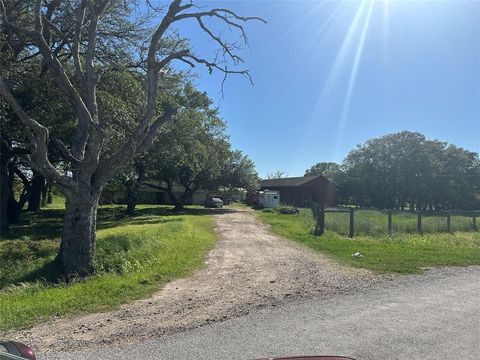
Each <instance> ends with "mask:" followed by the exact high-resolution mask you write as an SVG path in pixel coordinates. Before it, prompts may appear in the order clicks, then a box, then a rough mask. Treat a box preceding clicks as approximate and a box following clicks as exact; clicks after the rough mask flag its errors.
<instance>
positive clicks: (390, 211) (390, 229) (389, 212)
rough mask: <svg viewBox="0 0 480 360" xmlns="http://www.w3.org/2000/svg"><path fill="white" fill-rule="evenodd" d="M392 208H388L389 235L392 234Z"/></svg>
mask: <svg viewBox="0 0 480 360" xmlns="http://www.w3.org/2000/svg"><path fill="white" fill-rule="evenodd" d="M392 233H393V229H392V210H388V235H390V236H392Z"/></svg>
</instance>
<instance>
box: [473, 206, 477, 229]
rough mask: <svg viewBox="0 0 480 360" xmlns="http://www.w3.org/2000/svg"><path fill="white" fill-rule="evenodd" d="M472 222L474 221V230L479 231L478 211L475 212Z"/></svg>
mask: <svg viewBox="0 0 480 360" xmlns="http://www.w3.org/2000/svg"><path fill="white" fill-rule="evenodd" d="M472 223H473V231H477V212H476V211H474V212H473V217H472Z"/></svg>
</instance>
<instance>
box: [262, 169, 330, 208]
mask: <svg viewBox="0 0 480 360" xmlns="http://www.w3.org/2000/svg"><path fill="white" fill-rule="evenodd" d="M261 190H278V191H280V202H281V203H282V204H287V205H294V206H305V205H306V204H308V203H311V202H315V203H317V204H323V205H326V206H335V184H334V183H333V182H332V181H330V180H328V179H327V178H326V177H324V176H302V177H290V178H279V179H266V180H262V182H261Z"/></svg>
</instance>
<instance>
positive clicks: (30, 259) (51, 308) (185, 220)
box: [0, 206, 215, 330]
mask: <svg viewBox="0 0 480 360" xmlns="http://www.w3.org/2000/svg"><path fill="white" fill-rule="evenodd" d="M169 208H170V207H165V206H139V208H138V211H137V215H136V216H134V217H126V216H124V208H123V207H122V206H105V207H101V208H100V209H99V213H98V232H97V238H98V243H97V257H96V260H95V264H94V266H95V269H96V272H97V275H95V276H94V277H92V278H89V279H88V280H85V281H77V282H73V283H71V284H68V285H67V284H65V283H64V282H62V281H61V280H58V279H59V272H58V269H57V267H56V265H55V264H54V263H53V262H52V261H53V259H54V257H55V254H56V252H57V249H58V246H59V239H60V235H61V226H62V215H63V209H61V208H59V207H55V206H52V208H48V209H45V210H42V211H41V212H40V213H39V214H25V216H24V220H23V222H22V224H20V225H18V226H15V227H12V229H11V231H10V233H9V234H8V236H6V237H4V238H3V239H2V240H1V241H0V330H7V329H13V328H23V327H28V326H30V325H32V324H33V323H36V322H39V321H42V320H45V319H49V318H53V317H56V316H61V315H66V314H73V313H81V312H89V311H94V310H103V309H108V308H112V307H114V306H116V305H118V304H121V303H125V302H128V301H130V300H133V299H138V298H141V297H144V296H146V295H149V294H151V293H153V292H154V291H156V290H158V288H159V286H160V285H162V284H164V283H165V282H167V281H169V280H171V279H173V278H177V277H182V276H185V275H187V274H188V273H190V272H191V271H192V270H193V269H195V268H197V267H199V266H202V265H203V260H204V256H205V254H206V252H207V251H208V250H209V249H210V248H211V247H212V246H213V243H214V239H215V235H214V233H213V222H212V217H211V215H209V212H208V211H205V210H203V209H200V208H190V209H187V210H186V211H185V212H183V213H173V212H171V211H170V210H169ZM60 279H61V278H60Z"/></svg>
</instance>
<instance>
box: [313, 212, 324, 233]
mask: <svg viewBox="0 0 480 360" xmlns="http://www.w3.org/2000/svg"><path fill="white" fill-rule="evenodd" d="M324 232H325V207H324V206H323V205H322V206H318V207H317V226H316V227H315V235H317V236H320V235H323V233H324Z"/></svg>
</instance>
